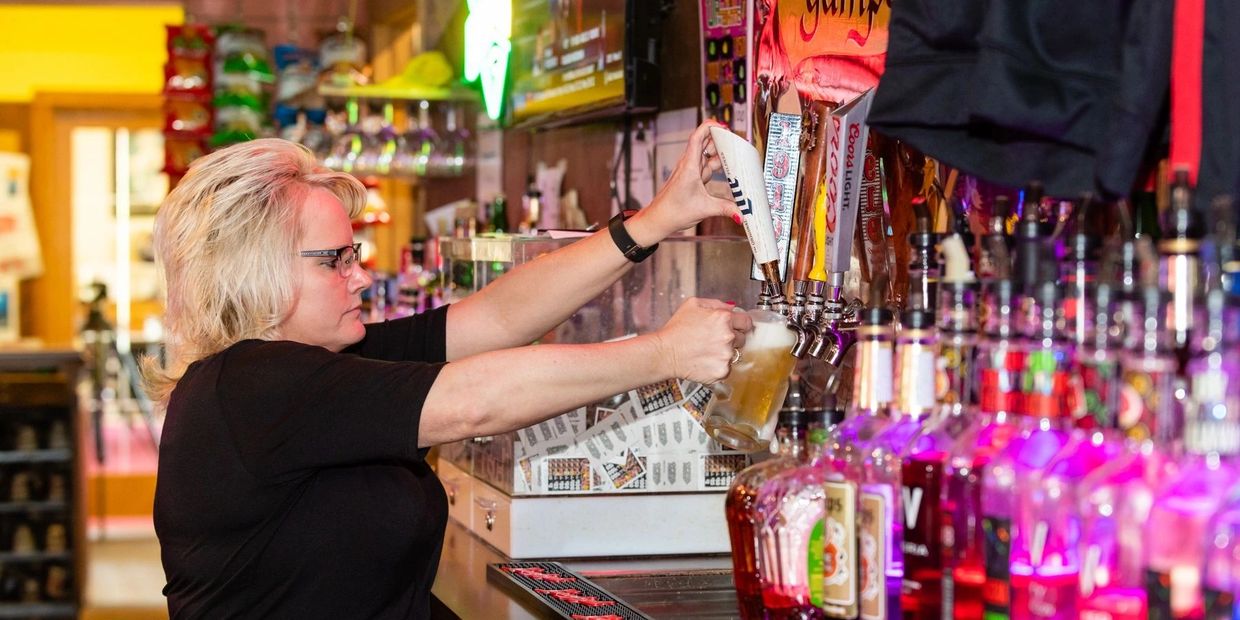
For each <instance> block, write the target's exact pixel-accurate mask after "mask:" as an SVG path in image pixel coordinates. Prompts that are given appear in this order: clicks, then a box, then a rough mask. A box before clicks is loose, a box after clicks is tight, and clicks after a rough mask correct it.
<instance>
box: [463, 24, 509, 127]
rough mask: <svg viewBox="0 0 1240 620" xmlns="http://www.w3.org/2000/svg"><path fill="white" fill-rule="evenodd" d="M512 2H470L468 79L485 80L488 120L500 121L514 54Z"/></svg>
mask: <svg viewBox="0 0 1240 620" xmlns="http://www.w3.org/2000/svg"><path fill="white" fill-rule="evenodd" d="M511 37H512V0H469V17H466V18H465V79H467V80H469V81H471V82H472V81H474V80H478V79H479V78H481V80H482V101H483V102H484V103H485V104H486V108H487V116H489V117H491V119H492V120H495V119H498V118H499V113H500V111H501V110H503V108H504V83H505V82H506V81H507V80H508V55H509V54H510V53H511V52H512V42H511V41H510V38H511Z"/></svg>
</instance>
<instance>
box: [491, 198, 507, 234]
mask: <svg viewBox="0 0 1240 620" xmlns="http://www.w3.org/2000/svg"><path fill="white" fill-rule="evenodd" d="M487 221H488V226H487V229H488V230H489V231H491V232H497V233H502V232H508V199H507V198H506V197H505V196H504V195H503V194H496V195H495V200H492V201H491V208H490V213H488V214H487Z"/></svg>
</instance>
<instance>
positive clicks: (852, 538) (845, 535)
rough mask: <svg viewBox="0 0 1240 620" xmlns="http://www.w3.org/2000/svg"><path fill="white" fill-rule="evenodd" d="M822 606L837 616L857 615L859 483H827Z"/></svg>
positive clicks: (827, 612)
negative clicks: (857, 484)
mask: <svg viewBox="0 0 1240 620" xmlns="http://www.w3.org/2000/svg"><path fill="white" fill-rule="evenodd" d="M823 490H824V494H825V495H826V505H827V511H826V517H825V519H824V520H823V533H822V538H823V549H822V610H823V611H824V612H826V614H827V615H828V616H830V617H833V618H855V617H856V616H857V487H856V485H854V484H853V483H851V482H846V481H845V482H827V483H824V484H823Z"/></svg>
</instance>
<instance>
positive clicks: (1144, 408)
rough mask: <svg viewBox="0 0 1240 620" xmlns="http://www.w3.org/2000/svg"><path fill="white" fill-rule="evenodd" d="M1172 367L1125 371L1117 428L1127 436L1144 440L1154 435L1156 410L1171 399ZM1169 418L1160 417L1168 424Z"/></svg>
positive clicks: (1168, 405) (1163, 406) (1166, 405)
mask: <svg viewBox="0 0 1240 620" xmlns="http://www.w3.org/2000/svg"><path fill="white" fill-rule="evenodd" d="M1174 370H1175V369H1174V368H1173V367H1168V368H1167V372H1162V371H1149V370H1126V371H1125V372H1124V373H1123V378H1122V380H1121V382H1120V398H1119V407H1118V409H1119V427H1120V428H1121V429H1123V430H1124V433H1125V434H1127V435H1128V437H1130V438H1132V439H1135V440H1137V441H1144V440H1146V439H1150V438H1153V437H1156V436H1157V435H1156V434H1157V433H1160V432H1164V431H1165V432H1174V429H1170V428H1168V429H1162V430H1161V431H1160V430H1159V428H1158V427H1159V422H1160V420H1159V419H1158V418H1159V415H1160V414H1159V412H1161V411H1163V409H1164V408H1170V407H1171V406H1172V405H1171V402H1170V399H1172V398H1174V396H1173V393H1174V389H1175V387H1174V382H1175V375H1174ZM1170 422H1171V420H1162V423H1163V424H1164V425H1165V424H1168V423H1170Z"/></svg>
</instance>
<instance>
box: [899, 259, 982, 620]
mask: <svg viewBox="0 0 1240 620" xmlns="http://www.w3.org/2000/svg"><path fill="white" fill-rule="evenodd" d="M959 239H960V238H959V237H958V236H955V235H953V236H950V237H948V238H946V239H944V240H943V243H942V248H943V254H944V257H945V263H946V273H945V275H944V278H943V282H942V284H941V285H940V287H939V309H938V315H937V316H938V329H939V350H938V355H937V359H936V362H935V373H936V374H937V376H938V381H937V382H936V384H937V387H938V392H937V394H936V401H937V403H938V411H939V414H938V416H939V417H938V419H937V420H935V421H934V422H931V423H930V424H927V425H926V426H925V427H924V429H923V431H922V433H921V434H919V435H918V436H917V437H915V438H913V441H912V442H911V443H910V444H909V447H908V452H907V455H906V457H905V461H904V470H903V472H902V477H903V483H904V487H905V489H906V490H905V491H904V493H905V495H904V498H903V499H904V501H905V502H906V504H905V506H906V508H905V513H906V515H907V514H908V506H909V505H910V504H916V503H917V501H918V500H920V505H919V508H918V510H916V511H915V513H914V514H913V515H912V518H911V519H909V520H907V521H906V522H905V529H904V542H905V544H904V593H903V598H901V607H902V608H903V609H904V612H905V615H906V616H911V617H913V618H926V619H937V618H941V617H947V618H950V617H953V616H954V615H955V613H954V609H953V600H952V599H953V596H954V584H953V578H952V568H953V567H954V564H953V563H951V562H949V556H951V553H950V552H951V551H952V550H954V548H955V526H954V525H953V523H952V512H951V510H952V509H953V507H954V506H955V502H954V501H952V498H951V497H950V496H949V493H948V490H949V489H950V487H951V485H950V484H949V482H950V475H949V472H950V470H951V468H950V466H949V461H950V458H951V455H952V453H953V451H954V448H955V446H958V445H959V444H960V442H961V441H963V440H966V439H967V440H969V441H976V439H977V429H978V424H979V420H978V418H977V417H976V414H977V391H976V389H975V386H976V382H975V376H974V348H975V345H976V340H977V336H976V332H977V324H976V318H975V312H974V308H975V306H976V303H977V296H976V292H977V290H976V284H975V283H974V282H973V280H974V278H973V273H972V272H971V271H969V270H968V255H967V254H966V253H964V251H963V249H964V248H963V244H962V243H960V241H959ZM961 259H963V265H961V264H960V262H959V261H960V260H961ZM966 475H967V474H966ZM918 489H920V490H921V497H920V498H919V497H917V493H918Z"/></svg>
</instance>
